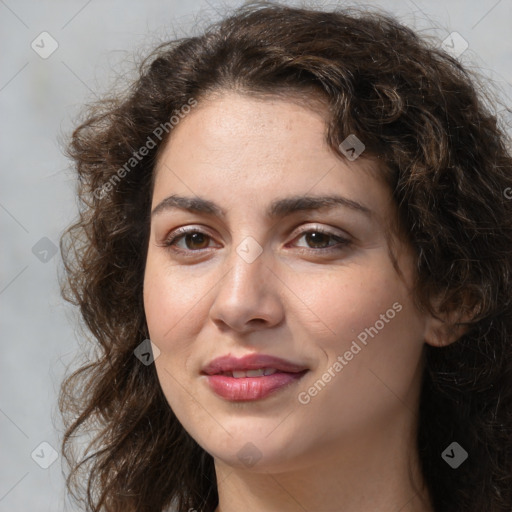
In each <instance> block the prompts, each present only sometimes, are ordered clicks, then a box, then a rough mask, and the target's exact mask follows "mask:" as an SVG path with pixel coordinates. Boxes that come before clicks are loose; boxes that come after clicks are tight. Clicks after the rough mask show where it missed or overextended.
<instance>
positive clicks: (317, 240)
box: [306, 232, 327, 245]
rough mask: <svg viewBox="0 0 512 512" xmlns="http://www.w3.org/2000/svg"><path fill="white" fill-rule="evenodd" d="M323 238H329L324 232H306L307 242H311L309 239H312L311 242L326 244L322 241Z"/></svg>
mask: <svg viewBox="0 0 512 512" xmlns="http://www.w3.org/2000/svg"><path fill="white" fill-rule="evenodd" d="M322 238H324V239H325V238H327V235H326V234H324V233H318V232H313V233H307V234H306V240H307V242H308V243H309V241H311V243H312V244H313V245H315V244H319V245H325V244H323V243H322ZM324 242H325V240H324Z"/></svg>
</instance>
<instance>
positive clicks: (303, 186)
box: [153, 93, 390, 214]
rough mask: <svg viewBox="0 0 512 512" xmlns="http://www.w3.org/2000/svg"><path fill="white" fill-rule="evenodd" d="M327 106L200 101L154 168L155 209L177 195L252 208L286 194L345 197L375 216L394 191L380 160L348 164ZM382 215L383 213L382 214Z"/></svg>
mask: <svg viewBox="0 0 512 512" xmlns="http://www.w3.org/2000/svg"><path fill="white" fill-rule="evenodd" d="M326 109H327V106H326V104H325V103H322V102H321V101H318V100H315V99H313V100H312V102H311V104H307V105H306V104H304V105H301V104H299V101H298V99H297V98H292V99H287V98H283V97H275V96H272V97H265V98H261V97H253V96H247V95H240V94H237V93H224V94H221V95H217V96H214V97H210V98H207V99H205V100H202V101H200V102H199V104H198V106H197V107H196V108H195V109H194V110H193V111H192V112H191V113H189V114H188V115H186V116H185V117H184V118H183V119H182V120H181V121H180V122H179V124H178V125H177V126H175V127H174V129H173V130H172V132H171V134H170V138H169V140H168V141H167V143H166V145H165V146H164V147H163V148H162V150H161V152H160V155H159V159H158V161H157V165H156V169H155V172H156V176H155V188H154V194H153V195H154V197H153V206H154V205H155V204H157V203H158V202H160V201H162V200H163V199H164V198H165V197H167V196H169V195H171V194H172V193H177V194H180V195H187V196H191V195H196V196H202V197H207V196H209V195H212V194H213V195H215V196H217V198H219V200H220V201H221V202H223V201H224V202H225V203H226V204H229V203H230V202H236V201H237V200H238V202H240V201H242V202H243V201H245V204H246V205H250V206H252V207H253V208H254V207H256V205H257V204H260V203H261V205H262V207H263V205H264V204H265V209H268V204H269V203H270V201H271V199H272V198H275V197H283V196H284V195H285V193H286V194H289V195H293V196H300V195H306V194H308V195H315V194H318V195H322V196H325V195H328V194H332V193H340V194H342V195H344V196H346V197H348V198H352V199H353V200H354V201H357V202H358V203H361V204H365V203H366V204H368V203H370V204H372V208H371V209H372V210H375V211H376V212H377V214H378V213H379V210H385V209H386V208H387V207H388V206H389V204H388V203H389V198H390V194H389V190H387V187H386V186H385V185H384V180H382V179H378V177H377V176H376V175H377V173H378V171H379V169H378V165H377V164H376V163H375V161H374V159H369V158H359V159H357V160H356V161H353V162H351V161H349V160H348V159H346V158H344V157H343V156H340V155H339V154H337V153H336V152H335V151H334V150H333V149H332V148H331V147H329V145H328V144H327V141H326V130H327V126H326V116H327V111H326ZM380 213H381V214H383V213H384V212H383V211H380Z"/></svg>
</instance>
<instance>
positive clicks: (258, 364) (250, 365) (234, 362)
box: [202, 354, 308, 378]
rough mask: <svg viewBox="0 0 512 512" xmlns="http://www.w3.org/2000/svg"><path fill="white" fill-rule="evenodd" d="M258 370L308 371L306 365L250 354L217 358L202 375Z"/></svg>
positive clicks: (206, 367)
mask: <svg viewBox="0 0 512 512" xmlns="http://www.w3.org/2000/svg"><path fill="white" fill-rule="evenodd" d="M258 368H275V369H276V370H278V371H280V372H285V373H299V372H302V371H304V370H307V369H308V368H307V367H306V366H304V365H300V364H297V363H292V362H290V361H287V360H286V359H281V358H280V357H275V356H270V355H267V354H248V355H246V356H243V357H240V358H237V357H233V356H231V355H226V356H221V357H217V358H216V359H213V360H212V361H210V362H209V363H208V364H207V365H206V366H204V367H203V369H202V373H203V374H206V375H216V374H219V373H222V372H232V371H247V370H257V369H258ZM257 378H262V377H257Z"/></svg>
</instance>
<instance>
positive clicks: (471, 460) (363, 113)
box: [59, 2, 512, 512]
mask: <svg viewBox="0 0 512 512" xmlns="http://www.w3.org/2000/svg"><path fill="white" fill-rule="evenodd" d="M477 84H478V81H477V79H476V78H475V76H474V75H472V74H470V73H469V71H468V70H467V69H466V68H465V67H464V66H463V65H461V63H460V62H459V61H458V60H457V59H456V58H453V57H452V56H450V55H448V54H446V53H445V52H443V51H442V50H441V49H440V48H439V47H438V46H436V45H434V44H433V43H432V42H429V41H428V40H427V39H426V38H420V37H419V36H418V35H417V34H416V33H415V32H414V31H413V30H411V29H409V28H407V27H405V26H403V25H402V24H400V23H398V22H397V21H396V20H395V19H394V18H393V17H391V16H390V15H387V14H382V13H378V12H372V11H367V10H364V11H361V10H354V9H350V10H349V9H337V10H335V11H333V12H325V11H320V10H314V9H305V8H292V7H287V6H283V5H279V4H273V3H272V4H269V3H265V2H256V3H250V4H245V5H244V6H242V7H240V8H238V9H236V10H235V11H234V12H232V13H231V14H230V15H229V16H226V17H224V18H223V19H221V20H220V21H218V22H215V23H213V24H211V25H210V26H209V27H208V28H207V29H206V30H204V32H203V33H202V34H200V35H198V36H196V37H187V38H181V39H177V40H173V41H169V42H166V43H164V44H161V45H159V46H158V47H157V48H156V49H154V50H153V51H152V52H151V54H150V55H149V56H148V57H147V58H146V59H145V60H144V61H143V62H142V64H141V65H140V69H139V75H138V77H137V78H136V79H135V80H134V81H133V83H132V84H131V85H130V87H129V89H127V90H126V91H125V93H124V94H115V95H112V96H111V97H110V98H105V99H103V100H101V101H99V102H96V103H94V104H93V105H89V106H88V108H87V110H86V117H85V119H83V120H82V122H81V124H80V125H79V126H78V127H77V128H76V129H75V130H74V132H73V134H72V136H71V140H70V142H69V145H68V149H67V152H68V155H69V156H70V157H71V158H72V159H73V161H74V164H75V168H76V171H77V174H78V197H79V201H80V211H79V217H78V219H77V220H76V221H75V222H74V223H73V224H72V225H71V226H70V227H69V228H68V229H67V230H66V232H65V233H64V235H63V237H62V239H61V251H62V255H63V259H64V267H65V270H66V279H65V280H63V281H64V282H63V284H62V287H63V296H64V297H65V298H66V299H67V300H69V301H70V302H72V303H73V304H75V305H78V306H79V308H80V312H81V317H82V319H83V322H84V323H85V326H86V328H87V329H88V330H89V331H90V333H91V334H92V340H93V344H94V345H95V346H96V347H97V349H98V350H97V355H96V357H94V358H92V360H90V361H89V362H87V363H86V364H84V365H83V366H81V367H79V368H78V369H76V370H75V371H74V372H73V373H72V374H71V375H69V376H68V377H67V378H66V380H65V381H64V382H63V384H62V389H61V395H60V401H59V405H60V410H61V412H62V414H63V416H64V418H65V419H66V423H65V428H66V430H65V434H64V438H63V442H62V451H63V454H64V456H65V460H66V462H67V464H68V465H69V474H68V476H67V488H68V491H69V492H70V494H71V495H72V496H73V497H74V499H75V500H79V501H80V502H83V503H84V504H85V505H86V507H87V510H92V511H96V512H97V511H100V510H105V511H107V512H121V511H122V512H131V511H133V512H134V511H138V512H146V511H147V512H150V511H151V512H155V511H162V510H164V509H166V508H167V507H170V506H175V507H177V510H189V509H191V508H192V509H194V510H197V511H201V512H211V511H213V510H214V509H215V507H216V506H217V504H218V493H217V484H216V477H215V471H214V464H213V458H212V456H211V455H209V454H208V453H207V452H206V451H205V450H203V449H202V448H201V447H200V446H199V445H198V444H197V443H196V442H195V441H194V440H193V439H192V438H191V436H190V435H189V434H188V433H187V432H186V431H185V429H184V428H183V427H182V425H181V424H180V423H179V421H178V419H177V418H176V416H175V415H174V413H173V411H172V409H171V408H170V406H169V404H168V403H167V401H166V399H165V396H164V395H163V392H162V390H161V387H160V384H159V381H158V378H157V374H156V370H155V367H154V365H147V366H146V365H144V364H142V363H141V362H140V361H139V360H138V359H137V358H136V357H135V356H134V350H135V349H136V347H137V346H138V345H139V344H140V343H141V342H142V341H143V340H144V339H147V338H149V335H148V329H147V325H146V320H145V314H144V305H143V298H142V288H143V277H144V269H145V259H146V251H147V244H148V232H149V213H150V205H151V195H152V183H153V171H154V167H155V163H156V161H157V157H158V155H159V152H160V150H161V148H162V147H163V146H164V144H165V143H166V141H167V140H168V139H169V137H172V130H171V129H166V132H167V133H166V135H165V136H164V137H156V136H155V133H159V131H158V127H160V131H162V130H161V127H162V126H166V127H167V128H169V119H170V118H171V116H172V115H173V113H176V112H175V111H178V112H180V111H181V110H180V109H182V107H183V106H184V105H186V104H187V103H188V104H190V100H191V98H192V99H195V100H196V101H198V102H199V103H200V102H201V100H202V99H203V98H206V97H208V96H209V95H211V94H214V93H216V92H218V93H219V92H220V93H222V92H224V91H235V92H238V93H240V94H256V95H262V96H265V95H281V96H284V97H287V96H290V97H291V96H293V95H297V94H302V95H306V97H313V96H314V95H319V96H320V97H322V98H323V100H324V101H325V102H326V104H327V105H328V107H329V108H328V117H329V118H328V119H327V120H326V126H327V131H326V140H327V142H328V143H329V146H330V147H331V148H332V149H333V150H335V151H337V152H338V153H339V155H340V158H343V154H342V152H340V150H339V148H338V145H339V144H340V142H341V141H343V140H344V139H345V138H346V137H347V136H348V135H350V134H353V135H356V136H357V138H358V139H360V140H361V141H363V142H364V144H365V146H366V148H365V152H364V155H363V156H362V157H361V158H363V157H374V158H375V159H376V161H377V162H378V165H379V168H380V169H381V171H382V176H383V178H384V179H385V182H386V183H387V185H389V187H390V190H391V191H392V195H393V199H394V201H395V203H396V206H397V223H398V224H399V226H400V229H401V232H403V233H404V236H405V237H406V239H407V241H408V243H410V245H411V246H412V247H413V248H414V250H415V255H416V256H415V259H416V261H415V270H416V276H415V282H414V300H415V302H416V304H417V306H418V307H419V308H420V309H421V310H423V311H428V312H431V313H432V314H434V315H438V316H439V317H442V315H443V314H444V313H449V312H455V313H456V314H457V315H458V316H457V318H456V320H459V322H455V323H460V324H464V326H465V328H466V330H465V332H464V334H463V335H461V336H460V337H459V338H458V339H457V341H455V342H454V343H452V344H449V345H447V346H442V347H434V346H430V345H428V346H426V347H425V352H426V356H425V367H424V373H423V383H422V390H421V396H420V403H419V426H418V433H417V449H418V453H419V456H420V465H421V471H422V475H423V478H424V481H425V483H426V487H427V490H428V494H429V496H430V499H431V501H432V504H433V507H434V509H435V510H436V511H440V512H445V511H450V512H454V511H464V512H481V511H482V510H485V511H486V512H505V511H507V512H510V510H511V509H512V345H511V332H512V330H511V329H512V304H511V297H512V200H511V199H510V195H512V188H510V187H512V157H511V154H510V147H509V141H508V139H507V137H506V134H505V133H504V131H503V130H502V129H501V127H500V124H499V123H498V120H497V117H496V114H493V112H492V109H491V108H489V106H488V104H487V102H486V98H487V96H484V95H483V93H482V91H480V92H479V91H478V89H479V86H478V85H477ZM165 123H167V125H166V124H165ZM148 137H151V139H152V140H153V146H154V147H151V148H149V144H148V140H149V139H148ZM143 146H146V147H147V148H148V149H147V154H146V155H145V156H144V157H141V158H137V160H136V161H135V160H130V159H132V158H134V154H135V153H137V154H138V151H139V150H140V148H142V147H143ZM141 154H142V152H141ZM128 161H130V162H131V163H130V166H131V168H130V169H127V168H126V163H127V162H128ZM123 168H124V170H125V171H126V172H124V173H123V172H121V169H123ZM108 183H110V186H109V187H108V188H106V186H105V184H108ZM507 190H508V191H510V193H511V194H507V192H506V191H507ZM98 191H101V193H98ZM462 320H464V321H463V322H462ZM449 325H450V324H449V323H447V326H448V327H449ZM86 434H88V435H90V436H91V438H92V439H91V441H90V444H89V445H88V446H87V447H86V448H85V450H84V454H83V457H80V458H79V457H78V455H77V454H76V453H75V451H74V450H73V448H74V446H75V443H76V440H75V439H74V438H75V437H77V436H79V435H86ZM453 441H456V442H457V443H459V444H460V445H461V446H462V447H463V448H464V449H465V450H466V451H467V452H468V455H469V457H468V459H467V460H466V461H465V462H464V463H463V464H462V465H461V466H460V467H458V468H457V469H452V468H451V467H449V465H448V464H447V463H446V462H445V461H444V460H443V459H442V457H441V454H442V452H443V451H444V450H445V449H446V447H447V446H449V445H450V444H451V443H452V442H453Z"/></svg>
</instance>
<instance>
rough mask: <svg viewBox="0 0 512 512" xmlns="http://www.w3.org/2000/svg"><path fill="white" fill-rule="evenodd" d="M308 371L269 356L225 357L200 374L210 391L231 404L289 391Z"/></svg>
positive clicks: (302, 366)
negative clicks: (204, 378) (286, 389)
mask: <svg viewBox="0 0 512 512" xmlns="http://www.w3.org/2000/svg"><path fill="white" fill-rule="evenodd" d="M308 371H309V369H308V368H307V367H305V366H304V365H301V364H297V363H293V362H291V361H287V360H284V359H281V358H277V357H274V356H269V355H266V354H250V355H247V356H245V357H243V358H235V357H233V356H229V355H228V356H223V357H220V358H217V359H214V360H213V361H211V362H210V363H209V364H208V365H206V366H205V367H204V368H203V370H202V372H201V374H202V375H203V376H205V377H206V379H207V382H208V385H209V388H210V389H211V390H212V391H213V392H214V393H216V394H217V395H218V396H220V397H221V398H224V399H225V400H228V401H252V400H261V399H263V398H266V397H267V396H269V395H271V394H275V393H276V392H278V391H281V390H284V389H285V388H290V387H291V385H293V384H294V383H296V382H298V381H299V380H300V379H301V378H302V377H303V376H304V375H305V374H306V373H307V372H308Z"/></svg>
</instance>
